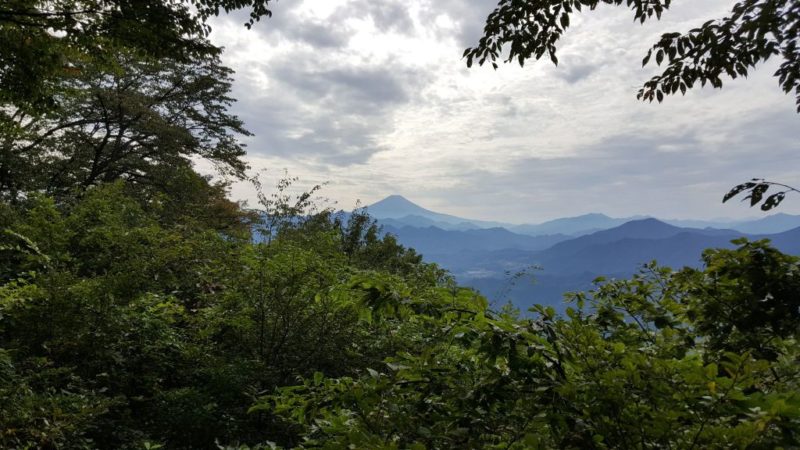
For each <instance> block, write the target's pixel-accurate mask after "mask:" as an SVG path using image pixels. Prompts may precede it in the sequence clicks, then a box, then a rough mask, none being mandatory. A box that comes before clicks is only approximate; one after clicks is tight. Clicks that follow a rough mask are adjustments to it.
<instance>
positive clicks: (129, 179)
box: [0, 0, 800, 450]
mask: <svg viewBox="0 0 800 450" xmlns="http://www.w3.org/2000/svg"><path fill="white" fill-rule="evenodd" d="M267 6H269V5H268V1H266V0H250V1H238V0H236V1H234V0H195V1H192V2H166V1H159V0H143V1H133V2H130V1H63V2H39V1H28V0H12V1H10V2H5V3H4V4H3V5H2V6H0V103H1V104H0V239H1V240H0V448H9V449H157V448H163V449H219V448H222V449H239V450H244V449H267V448H326V449H340V448H341V449H347V448H356V449H406V448H408V449H456V448H458V449H461V448H464V449H470V448H496V449H501V448H502V449H512V448H513V449H528V448H533V449H537V448H538V449H549V448H570V449H586V448H595V449H611V448H631V449H634V448H637V449H639V448H642V449H643V448H686V449H700V448H797V447H799V446H800V364H798V361H799V360H800V346H798V332H799V331H800V330H799V329H798V325H800V308H798V306H799V302H800V296H799V295H798V293H800V259H798V258H797V257H794V256H790V255H787V254H783V253H781V252H780V251H778V250H776V249H774V248H773V247H771V246H770V244H769V243H767V242H766V241H756V242H750V241H747V240H738V241H736V242H735V244H734V245H735V248H732V249H709V250H707V251H706V252H705V253H704V256H703V261H704V264H703V267H702V268H684V269H679V270H672V269H669V268H665V267H659V266H656V265H648V266H646V267H644V268H643V270H642V272H641V273H640V274H638V275H635V276H633V277H632V278H631V279H629V280H623V281H609V282H605V281H602V280H598V284H597V286H596V289H595V290H593V291H591V292H585V293H574V294H568V298H569V300H570V302H571V303H570V307H569V309H567V310H566V312H565V313H564V314H556V312H555V311H554V310H553V309H552V308H550V307H545V306H535V307H533V309H532V310H531V311H530V314H528V315H527V316H525V317H523V316H522V315H521V314H520V312H519V311H517V310H515V309H514V308H513V307H511V306H506V307H502V306H500V307H496V308H489V306H488V302H487V300H486V299H485V298H484V297H482V296H481V295H479V294H477V293H476V292H475V291H474V290H472V289H469V288H465V287H461V286H459V285H458V284H457V283H456V282H455V281H454V280H453V278H452V277H451V276H450V275H449V274H448V273H447V272H446V271H444V270H442V269H440V268H439V267H438V266H437V265H435V264H427V263H425V262H423V259H422V256H421V255H419V254H418V253H417V252H416V251H415V250H413V249H410V248H405V247H403V246H401V245H400V244H398V242H397V240H396V239H395V238H394V237H393V236H392V235H385V234H382V233H381V232H380V230H379V227H378V226H376V224H375V223H374V222H373V221H372V219H370V217H369V216H368V215H366V214H364V213H363V212H357V213H355V214H353V215H350V216H349V217H348V218H347V219H346V220H344V219H342V218H341V217H338V216H337V215H335V214H334V213H333V211H332V210H331V209H329V208H326V207H325V206H324V204H317V203H316V201H315V198H316V192H317V189H318V188H317V187H311V188H309V189H308V190H307V192H304V193H300V194H290V192H293V190H292V188H293V187H296V185H297V184H296V181H294V180H292V179H284V180H282V181H280V182H279V184H278V185H277V186H276V187H274V188H273V187H271V186H262V185H261V184H260V183H259V182H258V180H257V179H253V178H252V177H251V175H249V173H250V172H249V171H248V169H249V168H248V167H247V164H246V162H245V160H244V158H243V157H244V155H245V149H244V145H243V144H242V138H243V137H244V136H246V135H248V131H247V129H246V127H245V124H243V123H242V121H241V120H240V119H239V118H238V117H236V116H235V115H234V114H232V113H231V112H230V110H229V108H230V106H231V105H232V103H233V102H234V99H233V98H231V96H230V89H231V83H232V79H231V71H230V69H228V68H226V67H224V66H223V65H222V63H221V61H220V59H219V55H220V53H221V52H222V50H221V49H219V48H216V47H214V46H213V45H211V43H210V42H209V41H208V40H207V39H206V37H207V34H208V32H209V25H208V23H207V22H206V19H207V18H208V17H211V16H215V15H218V14H220V13H223V12H229V11H234V10H237V9H241V8H245V10H246V11H247V12H249V14H250V15H249V21H248V22H247V23H248V25H252V24H253V23H254V22H256V21H258V20H259V19H260V18H262V17H266V16H269V15H270V14H271V13H270V11H269V10H268V9H267ZM197 161H204V162H205V163H209V164H210V165H212V166H214V167H216V169H217V175H216V176H215V177H210V176H203V175H201V174H200V173H198V172H197V171H196V168H195V162H197ZM248 178H250V179H251V181H254V182H255V183H256V185H257V186H258V187H259V189H260V190H259V193H260V195H259V202H258V204H253V205H250V206H249V207H246V206H245V205H243V204H240V203H237V202H235V201H232V200H231V199H230V198H229V197H228V194H229V192H228V190H229V187H230V182H232V181H233V180H246V179H248Z"/></svg>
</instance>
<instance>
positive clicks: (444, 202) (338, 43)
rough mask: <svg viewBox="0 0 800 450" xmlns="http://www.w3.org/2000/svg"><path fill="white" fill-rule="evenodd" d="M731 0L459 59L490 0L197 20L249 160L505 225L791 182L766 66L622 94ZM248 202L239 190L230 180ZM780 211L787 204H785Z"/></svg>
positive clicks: (312, 0) (795, 138) (798, 128)
mask: <svg viewBox="0 0 800 450" xmlns="http://www.w3.org/2000/svg"><path fill="white" fill-rule="evenodd" d="M733 3H734V2H733V1H731V0H704V1H702V2H700V1H693V0H678V1H675V2H674V3H673V4H674V7H673V9H672V10H671V11H669V12H668V13H667V14H665V15H664V18H663V19H664V20H662V21H661V22H652V23H648V24H646V25H644V26H641V25H638V24H634V23H633V14H632V13H631V12H629V11H627V10H626V9H625V8H614V7H608V6H605V7H600V8H599V9H598V10H597V11H593V12H585V13H584V14H583V15H581V16H577V17H575V18H574V19H573V20H572V21H571V22H572V26H571V28H570V29H569V30H568V32H567V35H566V36H565V38H564V39H563V40H562V42H561V44H560V47H559V60H560V64H559V66H558V67H554V66H553V65H552V64H550V63H549V61H547V62H546V61H544V60H543V61H540V62H538V63H529V64H527V65H526V67H524V68H519V67H518V66H516V65H511V64H507V65H504V66H501V67H500V69H499V70H497V71H493V70H492V69H491V68H490V67H484V68H477V69H476V68H472V69H467V68H466V66H465V63H464V60H462V59H461V55H462V53H463V50H464V48H466V47H467V46H470V45H473V44H474V43H476V42H477V39H478V38H479V37H480V33H481V30H482V27H483V21H484V19H485V17H486V15H487V14H488V13H489V12H490V11H491V10H492V9H493V7H494V6H495V5H496V2H495V1H494V0H402V1H398V0H341V1H339V0H281V1H279V2H277V3H275V4H274V5H273V13H274V15H273V17H272V18H271V19H266V20H263V21H262V22H260V23H259V24H258V25H256V26H255V27H254V28H253V29H252V30H249V31H248V30H246V29H245V28H244V27H243V26H242V25H241V24H242V23H243V22H244V17H243V16H241V15H238V16H237V15H232V16H227V17H224V18H220V19H218V20H215V21H214V22H213V28H214V32H213V34H212V40H213V42H214V43H215V44H217V45H221V46H224V47H225V48H226V51H225V53H224V56H223V61H224V63H225V64H226V65H228V66H229V67H231V68H233V69H234V70H235V71H236V75H235V80H236V81H235V85H234V92H233V93H234V96H235V97H236V98H237V99H238V103H236V105H235V106H234V107H233V111H234V112H235V113H236V114H238V115H239V116H240V117H241V118H242V119H243V120H244V121H245V123H246V125H247V127H248V129H249V130H250V131H252V132H253V133H255V136H254V137H253V138H248V139H246V142H247V145H248V158H247V159H248V161H249V163H250V164H251V166H253V168H254V169H262V168H266V169H268V170H269V173H270V174H272V175H273V176H278V175H279V174H280V173H281V171H282V169H283V168H286V169H288V171H289V173H290V175H293V176H298V177H300V178H301V180H302V183H303V184H304V185H312V184H315V183H321V182H325V181H327V182H329V183H330V184H329V185H328V186H326V187H325V190H324V194H325V195H326V196H327V197H330V198H332V199H335V200H337V201H338V206H339V207H341V208H345V209H349V208H351V207H352V206H353V205H354V204H355V202H356V200H357V199H360V200H361V202H362V203H364V204H369V203H372V202H375V201H377V200H380V199H381V198H383V197H385V196H387V195H390V194H401V195H403V196H405V197H407V198H409V199H410V200H412V201H414V202H416V203H418V204H421V205H422V206H424V207H427V208H429V209H433V210H436V211H439V212H444V213H450V214H455V215H459V216H463V217H468V218H474V219H484V220H498V221H508V222H518V223H522V222H541V221H543V220H546V219H550V218H555V217H563V216H570V215H578V214H583V213H588V212H603V213H606V214H609V215H612V216H618V217H620V216H628V215H634V214H647V215H654V216H658V217H662V218H715V217H748V216H759V215H761V213H760V211H759V210H757V209H752V210H751V209H749V208H747V207H746V206H745V205H744V204H740V203H736V202H734V203H733V204H726V205H722V204H720V199H721V197H722V195H723V194H724V193H725V192H726V191H727V190H728V189H729V188H730V187H732V186H733V185H735V184H738V183H739V182H742V181H745V180H747V179H749V178H752V177H765V178H768V179H771V180H775V181H783V182H787V183H790V184H791V183H794V184H800V115H798V114H796V113H795V112H794V109H795V105H794V99H793V97H791V96H787V95H784V94H783V92H782V91H781V90H780V89H779V88H778V85H777V80H776V79H775V78H773V77H772V73H773V72H774V70H775V67H776V65H777V64H776V63H775V62H773V63H772V64H768V65H765V66H763V67H761V69H760V70H758V71H756V73H754V74H753V75H752V76H751V77H750V78H748V79H747V80H741V81H740V80H737V81H735V82H726V84H725V87H724V89H722V90H714V89H710V88H707V89H703V90H700V89H695V90H694V91H690V92H689V93H688V94H687V95H686V96H685V97H681V96H676V97H668V98H667V101H666V102H665V103H664V104H661V105H657V104H645V103H641V102H638V101H637V100H636V91H637V90H638V87H639V86H640V84H641V83H642V82H643V81H645V80H646V79H648V78H649V77H650V76H651V75H653V74H654V69H653V68H652V67H648V68H645V69H642V68H641V60H642V58H643V56H644V54H645V53H646V51H647V49H648V48H649V47H650V45H651V44H652V43H653V42H655V40H656V39H657V37H658V36H660V34H661V33H664V32H669V31H685V30H688V29H690V28H693V27H694V26H697V25H699V24H700V23H702V22H704V21H705V20H708V19H711V18H715V17H720V16H722V15H724V14H725V13H726V12H728V11H729V9H730V8H731V6H732V5H733ZM233 196H234V197H235V198H237V199H250V200H251V203H252V198H253V196H254V194H253V191H252V189H251V188H249V187H248V186H246V185H237V186H236V187H235V188H234V190H233ZM780 211H782V212H786V213H793V214H797V213H800V196H795V197H789V198H787V200H786V203H785V205H784V206H782V207H781V208H780Z"/></svg>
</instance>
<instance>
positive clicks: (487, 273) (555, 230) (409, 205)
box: [367, 195, 800, 310]
mask: <svg viewBox="0 0 800 450" xmlns="http://www.w3.org/2000/svg"><path fill="white" fill-rule="evenodd" d="M367 212H368V213H369V214H370V215H371V216H373V217H374V218H376V219H377V220H378V222H379V223H380V224H381V225H382V226H383V230H384V232H387V233H392V234H394V235H396V236H397V237H398V240H399V241H400V242H401V243H402V244H404V245H406V246H408V247H412V248H414V249H416V250H417V251H418V252H420V253H421V254H422V255H423V256H424V257H425V259H426V260H427V261H429V262H435V263H438V264H439V265H441V266H442V267H444V268H446V269H448V270H450V271H451V272H452V273H453V275H455V277H456V278H457V279H458V281H459V282H460V283H462V284H466V285H469V286H473V287H475V288H476V289H479V290H480V291H481V292H482V293H483V294H485V295H486V296H487V297H489V298H490V299H491V300H493V301H494V302H496V303H505V302H508V301H511V302H512V303H514V304H515V305H516V306H517V307H519V308H521V309H523V310H525V309H527V308H528V307H529V306H530V305H532V304H533V303H545V304H550V305H553V306H557V307H563V306H564V304H563V301H562V298H563V294H564V293H565V292H569V291H576V290H585V289H589V288H591V287H592V280H593V279H595V278H597V277H599V276H604V277H618V278H623V277H629V276H630V275H632V274H633V273H635V272H636V271H638V270H639V269H640V268H641V267H642V265H643V264H645V263H648V262H650V261H653V260H655V261H657V262H658V263H659V264H661V265H665V266H670V267H673V268H681V267H684V266H690V267H699V266H700V265H701V264H702V260H701V255H702V252H703V250H705V249H707V248H732V247H734V244H732V243H731V241H732V240H734V239H738V238H742V237H744V238H748V239H751V240H755V239H770V240H771V241H772V243H773V245H775V246H776V247H777V248H779V249H780V250H782V251H784V252H786V253H791V254H800V216H792V215H787V214H774V215H770V216H766V217H763V218H759V219H755V220H749V221H729V220H724V219H722V220H717V221H687V220H659V219H655V218H651V217H645V216H635V217H627V218H612V217H608V216H606V215H603V214H587V215H583V216H578V217H569V218H562V219H556V220H552V221H549V222H544V223H540V224H525V225H514V224H507V223H500V222H488V221H477V220H470V219H464V218H460V217H456V216H452V215H447V214H440V213H437V212H434V211H431V210H428V209H425V208H422V207H420V206H418V205H416V204H414V203H413V202H411V201H409V200H407V199H405V198H403V197H401V196H399V195H393V196H389V197H387V198H386V199H384V200H381V201H380V202H377V203H375V204H373V205H370V206H368V207H367Z"/></svg>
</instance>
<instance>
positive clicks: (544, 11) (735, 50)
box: [464, 0, 800, 113]
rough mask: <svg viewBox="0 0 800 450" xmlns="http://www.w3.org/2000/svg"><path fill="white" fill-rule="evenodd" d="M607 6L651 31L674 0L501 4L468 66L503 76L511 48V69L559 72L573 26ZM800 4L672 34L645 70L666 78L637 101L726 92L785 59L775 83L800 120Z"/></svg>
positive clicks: (744, 12) (744, 5)
mask: <svg viewBox="0 0 800 450" xmlns="http://www.w3.org/2000/svg"><path fill="white" fill-rule="evenodd" d="M600 4H609V5H614V6H622V5H624V6H626V7H628V8H630V9H631V10H633V13H634V20H635V21H637V22H639V23H644V22H645V21H647V20H651V19H652V18H655V19H656V20H658V19H661V15H662V14H663V13H665V12H667V10H668V9H669V7H670V6H671V4H672V1H671V0H657V1H649V0H559V1H545V0H525V1H517V0H500V2H499V3H498V6H497V8H496V9H495V10H494V11H493V12H492V13H491V14H490V15H489V17H488V18H487V19H486V26H485V28H484V36H483V37H482V38H481V39H480V41H479V42H478V45H477V46H476V47H474V48H468V49H466V50H465V51H464V56H465V57H466V58H467V65H468V66H471V65H472V63H473V62H477V63H478V64H480V65H483V64H484V63H485V62H486V61H487V60H488V61H490V62H491V63H492V66H493V67H494V68H497V60H498V59H502V58H503V57H502V56H501V55H502V54H503V49H504V47H506V46H508V56H507V58H506V62H512V61H514V60H516V61H517V62H519V64H520V65H523V64H524V63H525V61H526V60H528V59H531V58H533V59H536V60H538V59H540V58H542V57H543V56H545V54H546V55H547V56H548V57H549V58H550V60H551V61H552V62H553V63H554V64H558V58H557V57H556V44H557V42H558V41H559V40H560V39H561V36H562V35H563V34H564V32H566V30H567V28H569V26H570V18H571V17H572V16H573V15H574V14H578V13H580V12H581V11H582V10H583V9H589V10H593V9H595V8H596V7H597V6H598V5H600ZM798 23H800V4H798V3H797V2H796V1H793V0H779V1H774V0H741V1H738V2H736V4H735V5H734V6H733V9H732V11H731V14H730V16H727V17H724V18H721V19H718V20H709V21H707V22H705V23H703V24H702V25H700V26H698V27H697V28H693V29H691V30H690V31H688V32H686V33H679V32H676V33H666V34H664V35H662V36H661V39H660V40H659V41H658V42H657V43H656V44H655V45H653V47H652V49H651V50H650V51H648V53H647V55H646V56H645V58H644V60H643V62H642V64H643V65H647V63H649V62H650V61H651V60H655V62H656V64H657V65H659V66H660V65H661V64H662V63H663V64H665V68H664V71H663V72H662V73H661V74H660V75H657V76H655V77H653V78H652V79H650V80H649V81H647V82H646V83H644V86H643V87H642V88H641V89H640V90H639V93H638V98H639V99H641V100H646V101H651V102H652V101H653V100H657V101H658V102H662V101H663V100H664V97H665V96H666V95H670V94H676V93H678V92H681V93H682V94H685V93H686V91H687V90H688V89H692V88H693V87H695V86H696V85H697V84H698V83H699V84H700V85H701V86H705V85H706V84H710V85H711V86H713V87H715V88H721V87H722V77H723V76H728V77H730V78H737V77H740V76H742V77H746V76H747V75H748V73H749V71H750V70H752V69H753V68H754V67H756V65H758V64H759V63H761V62H763V61H766V60H768V59H769V58H771V57H776V56H777V57H779V58H781V59H782V61H781V65H780V67H779V68H778V70H777V72H776V73H775V76H776V77H778V80H779V83H780V86H781V88H782V89H783V91H784V92H786V93H792V91H794V93H795V94H796V97H797V108H798V113H800V47H798V44H797V39H796V38H797V35H798V32H800V29H799V28H798Z"/></svg>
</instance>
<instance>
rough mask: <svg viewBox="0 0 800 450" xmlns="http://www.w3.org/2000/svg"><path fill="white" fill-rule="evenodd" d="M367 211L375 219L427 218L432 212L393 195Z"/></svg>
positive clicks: (372, 205) (369, 207)
mask: <svg viewBox="0 0 800 450" xmlns="http://www.w3.org/2000/svg"><path fill="white" fill-rule="evenodd" d="M367 211H368V212H369V213H370V214H371V215H373V216H374V217H377V218H381V219H383V218H400V217H405V216H422V217H428V216H430V215H431V214H434V213H433V211H428V210H427V209H425V208H423V207H421V206H419V205H417V204H416V203H414V202H412V201H411V200H409V199H407V198H405V197H403V196H402V195H398V194H393V195H390V196H388V197H386V198H384V199H383V200H380V201H377V202H375V203H373V204H371V205H369V206H367Z"/></svg>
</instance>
